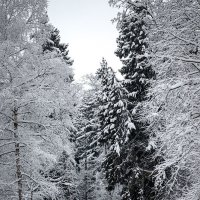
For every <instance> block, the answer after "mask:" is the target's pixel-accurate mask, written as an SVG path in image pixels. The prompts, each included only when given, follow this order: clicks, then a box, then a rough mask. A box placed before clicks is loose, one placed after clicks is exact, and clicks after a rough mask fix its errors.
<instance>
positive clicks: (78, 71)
mask: <svg viewBox="0 0 200 200" xmlns="http://www.w3.org/2000/svg"><path fill="white" fill-rule="evenodd" d="M48 5H49V8H48V15H49V18H50V22H51V24H52V25H53V26H55V27H56V28H58V29H59V31H60V35H61V41H62V42H64V43H69V56H70V57H71V58H72V59H74V65H73V67H74V69H75V79H76V80H77V79H79V78H80V77H81V76H82V75H85V74H87V73H94V72H95V71H96V69H97V68H98V67H99V66H100V64H99V63H100V62H101V59H102V57H104V58H105V59H106V60H107V61H108V64H109V66H111V67H113V68H114V69H115V70H116V71H117V69H118V68H120V66H121V64H120V61H119V59H118V58H117V57H116V56H115V54H114V51H115V50H116V48H117V44H116V38H117V36H118V31H117V30H116V25H115V24H112V22H111V19H113V18H114V17H116V15H117V10H116V9H114V8H112V7H110V6H109V4H108V0H49V1H48Z"/></svg>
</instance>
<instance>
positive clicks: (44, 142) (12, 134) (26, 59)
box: [0, 0, 76, 200]
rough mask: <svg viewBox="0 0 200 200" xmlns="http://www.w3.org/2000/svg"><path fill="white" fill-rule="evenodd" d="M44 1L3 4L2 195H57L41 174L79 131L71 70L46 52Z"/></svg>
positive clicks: (0, 28) (0, 53) (0, 84)
mask: <svg viewBox="0 0 200 200" xmlns="http://www.w3.org/2000/svg"><path fill="white" fill-rule="evenodd" d="M46 5H47V2H46V1H45V0H18V1H1V2H0V60H1V62H0V102H1V105H0V124H1V125H0V148H1V150H0V151H1V153H0V177H1V178H0V179H1V182H0V194H1V195H0V199H2V200H6V199H11V198H18V199H19V200H22V199H30V198H32V199H33V198H35V199H43V198H44V197H45V196H48V197H51V198H52V199H54V198H55V197H56V195H57V194H58V192H59V191H58V189H57V187H56V184H55V183H53V182H51V181H49V180H48V179H47V178H45V177H44V176H43V175H42V171H45V170H47V169H48V168H49V167H50V166H51V165H52V163H55V162H56V157H57V155H58V154H61V152H62V151H63V150H65V151H66V152H67V153H68V154H69V155H70V156H73V145H72V144H71V142H70V141H69V137H70V135H71V133H73V132H75V131H76V129H75V128H74V126H73V124H72V121H71V115H73V113H74V105H75V103H76V97H75V96H74V95H75V92H74V91H75V89H74V88H73V86H72V85H71V84H70V83H69V82H67V81H66V80H69V77H70V76H72V70H71V69H70V68H69V67H68V65H67V64H66V62H65V61H64V60H63V59H62V57H61V56H60V57H59V56H56V55H55V52H48V53H44V52H43V49H42V45H43V44H44V43H45V42H46V39H47V37H48V33H49V30H51V26H49V25H48V24H47V21H48V19H47V16H46Z"/></svg>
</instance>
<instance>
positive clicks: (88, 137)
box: [76, 75, 110, 200]
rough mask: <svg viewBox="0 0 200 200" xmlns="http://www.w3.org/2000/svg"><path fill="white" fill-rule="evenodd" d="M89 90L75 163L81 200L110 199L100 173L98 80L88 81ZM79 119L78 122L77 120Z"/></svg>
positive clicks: (85, 100)
mask: <svg viewBox="0 0 200 200" xmlns="http://www.w3.org/2000/svg"><path fill="white" fill-rule="evenodd" d="M86 81H87V85H88V86H89V87H90V89H89V90H87V91H84V96H83V100H82V105H81V107H80V116H79V126H80V129H79V132H78V135H77V154H76V160H77V163H78V167H79V175H80V179H81V182H80V186H79V193H80V194H79V195H80V196H79V199H80V200H94V199H96V200H104V199H110V195H109V194H108V192H107V191H106V182H105V179H104V176H103V174H102V173H101V171H100V168H101V163H102V159H103V156H102V148H101V147H100V146H99V142H98V139H99V121H98V110H99V105H100V102H99V99H98V96H99V92H100V91H101V86H100V83H99V81H98V80H97V77H96V76H94V75H90V76H88V77H87V80H86ZM80 119H81V120H80Z"/></svg>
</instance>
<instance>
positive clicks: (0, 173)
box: [0, 0, 200, 200]
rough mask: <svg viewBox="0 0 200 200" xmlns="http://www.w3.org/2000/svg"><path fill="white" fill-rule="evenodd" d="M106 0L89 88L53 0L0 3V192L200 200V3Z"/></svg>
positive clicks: (50, 199) (66, 198)
mask: <svg viewBox="0 0 200 200" xmlns="http://www.w3.org/2000/svg"><path fill="white" fill-rule="evenodd" d="M108 4H109V5H110V6H111V7H113V9H114V8H115V9H116V8H117V9H118V14H117V16H116V17H115V18H114V19H110V20H112V21H113V23H114V25H115V26H116V28H117V31H118V37H117V38H115V39H116V51H115V55H116V57H117V58H118V59H119V60H120V61H121V68H120V70H119V72H117V71H116V70H114V66H113V68H112V67H111V66H110V65H109V63H107V61H106V60H105V59H104V58H103V59H102V60H100V61H99V63H100V64H99V66H98V67H99V68H98V70H97V72H96V74H89V75H87V76H86V77H85V79H84V81H85V83H84V84H87V87H86V88H85V87H83V85H84V84H80V83H78V82H76V80H75V79H74V70H73V58H71V57H70V47H69V46H68V44H65V43H61V37H60V31H59V30H58V29H57V28H56V27H54V26H53V24H51V21H50V20H49V17H48V12H47V7H48V2H47V0H0V200H200V131H199V128H200V50H199V43H200V1H199V0H108ZM69 44H70V41H69ZM97 48H98V47H97ZM103 56H104V55H102V57H103ZM117 74H121V76H122V78H118V75H117Z"/></svg>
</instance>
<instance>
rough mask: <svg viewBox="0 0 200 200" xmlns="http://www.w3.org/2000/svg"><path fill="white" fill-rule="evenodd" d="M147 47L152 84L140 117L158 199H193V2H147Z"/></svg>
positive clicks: (197, 21) (196, 122)
mask: <svg viewBox="0 0 200 200" xmlns="http://www.w3.org/2000/svg"><path fill="white" fill-rule="evenodd" d="M149 6H150V9H151V11H152V12H151V14H152V15H151V16H152V18H150V19H149V24H151V30H150V32H149V36H150V40H149V41H150V46H151V49H152V54H151V56H152V58H151V60H152V62H153V66H154V69H155V71H156V74H157V80H155V81H153V82H152V87H151V90H150V93H149V97H151V98H150V101H149V102H146V106H145V111H144V114H145V117H146V118H147V120H148V122H149V124H150V126H149V130H150V132H152V143H153V144H156V146H157V155H156V156H157V157H161V156H162V159H161V161H160V164H159V165H157V167H156V169H155V179H156V186H157V189H158V190H159V191H158V192H159V193H158V199H165V200H166V199H170V200H172V199H181V200H186V199H193V200H197V199H199V198H200V194H199V187H200V182H199V173H200V171H199V163H200V157H199V153H200V152H199V150H200V149H199V145H200V140H199V126H200V118H199V116H200V115H199V110H200V104H199V97H200V90H199V89H200V88H199V84H200V78H199V73H200V66H199V58H200V54H199V38H200V34H199V27H200V16H199V9H200V5H199V2H198V1H187V0H183V1H178V0H174V1H170V0H168V1H153V2H152V3H150V4H149Z"/></svg>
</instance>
